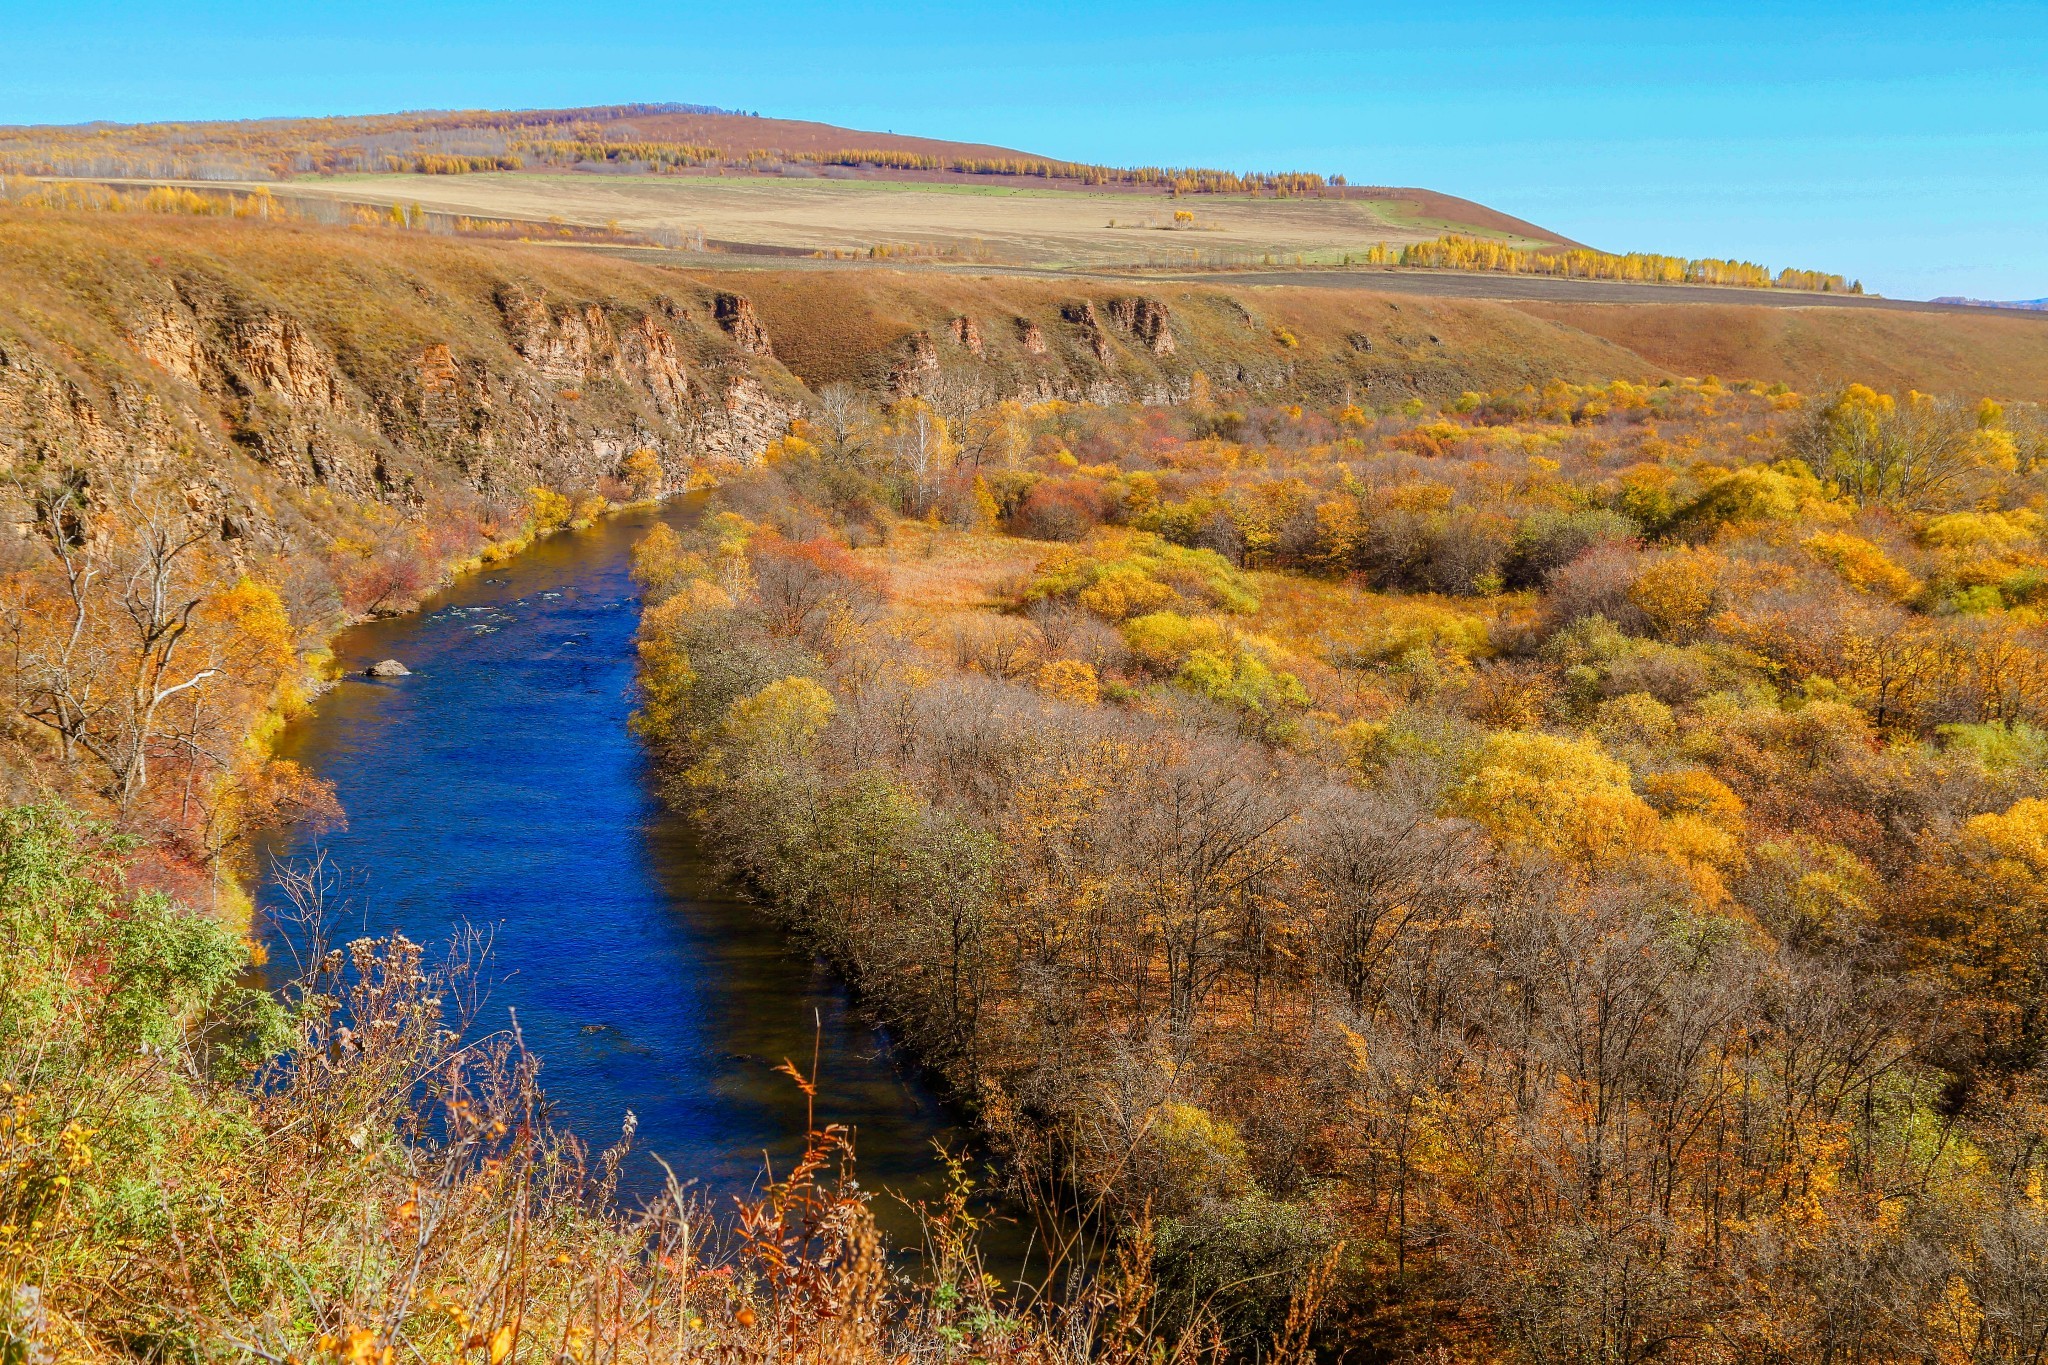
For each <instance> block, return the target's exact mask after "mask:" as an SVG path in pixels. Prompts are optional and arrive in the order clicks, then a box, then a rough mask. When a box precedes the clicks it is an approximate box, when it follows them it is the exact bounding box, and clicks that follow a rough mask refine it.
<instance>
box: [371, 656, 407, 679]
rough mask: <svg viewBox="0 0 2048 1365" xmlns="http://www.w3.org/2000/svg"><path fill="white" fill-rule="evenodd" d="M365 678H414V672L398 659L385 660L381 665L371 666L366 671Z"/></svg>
mask: <svg viewBox="0 0 2048 1365" xmlns="http://www.w3.org/2000/svg"><path fill="white" fill-rule="evenodd" d="M363 676H365V677H368V678H409V677H411V676H412V670H411V669H409V668H407V667H406V666H405V665H404V664H402V663H400V662H398V660H396V659H385V660H383V661H382V662H381V663H374V664H371V665H370V666H369V667H368V668H366V669H364V670H363Z"/></svg>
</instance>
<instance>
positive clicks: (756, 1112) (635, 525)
mask: <svg viewBox="0 0 2048 1365" xmlns="http://www.w3.org/2000/svg"><path fill="white" fill-rule="evenodd" d="M690 515H691V513H690V511H689V510H688V509H687V508H683V507H671V508H668V509H665V510H662V511H653V510H639V511H632V512H627V513H624V514H621V515H619V516H616V517H613V518H610V519H607V520H605V521H603V522H601V523H599V524H598V525H596V526H594V527H592V528H591V529H589V530H586V531H577V532H570V533H565V534H561V535H556V536H553V537H551V538H549V539H547V540H544V541H542V542H540V543H539V544H538V545H536V546H535V547H534V548H533V549H531V550H529V551H528V552H526V553H524V554H522V555H520V556H518V557H517V558H516V559H514V560H512V561H511V562H510V563H507V564H504V565H501V566H497V567H495V568H492V569H488V570H485V571H483V572H481V573H477V574H474V575H471V576H469V577H467V578H465V579H464V580H462V581H461V582H460V583H458V584H456V585H455V586H454V587H452V588H450V589H448V590H447V591H445V592H443V593H441V594H439V595H438V596H436V597H435V598H433V599H432V600H431V601H429V602H428V603H427V604H426V605H425V606H424V607H423V608H422V610H421V611H419V612H418V613H416V614H414V615H410V616H404V617H396V618H391V619H387V620H380V621H372V622H369V623H366V624H363V625H360V626H357V627H355V628H353V629H351V630H348V631H346V632H345V633H343V634H342V635H341V636H340V638H339V639H338V640H336V642H335V646H334V648H335V653H336V655H337V657H338V659H339V662H340V663H341V664H342V665H343V666H344V667H345V668H346V669H347V670H348V675H347V677H346V679H345V680H344V681H342V682H340V683H339V684H337V685H336V686H335V687H334V688H333V689H332V690H331V691H329V692H328V693H327V694H325V695H324V696H322V697H321V698H320V699H319V701H318V703H317V704H316V705H315V706H314V707H313V708H312V709H311V711H310V712H308V713H307V714H306V715H304V716H303V717H301V718H299V719H298V720H296V721H294V722H293V723H292V724H291V725H290V726H289V727H288V728H287V730H286V733H285V734H284V735H283V736H282V738H281V742H280V744H279V748H278V752H279V755H280V756H281V757H285V758H291V759H296V760H297V761H299V762H300V763H302V764H304V765H306V766H307V767H308V768H309V769H311V770H312V771H313V772H314V773H315V774H317V775H318V776H320V777H323V778H326V779H327V780H329V781H331V782H332V783H334V786H335V790H336V793H337V795H338V796H339V797H340V800H341V804H342V807H343V809H344V811H345V812H346V813H347V819H348V824H347V828H346V829H345V830H339V831H332V832H329V833H327V834H325V835H324V836H321V837H318V838H316V837H315V836H314V835H313V834H311V833H309V832H305V831H297V832H292V831H288V832H286V833H285V834H283V835H282V836H280V838H279V839H278V840H277V841H276V843H275V844H274V846H273V848H272V850H271V856H273V857H278V858H284V859H291V860H298V861H299V862H300V863H301V864H303V862H304V860H306V859H308V858H310V857H311V856H312V855H313V854H314V853H315V852H316V851H319V850H324V852H325V854H326V857H327V859H328V862H329V864H330V866H331V868H332V869H333V871H334V874H335V875H336V877H337V880H338V883H339V888H338V893H337V894H338V895H339V896H340V897H341V898H342V899H343V900H344V901H345V911H344V914H343V919H342V924H343V928H342V931H341V932H340V934H339V935H338V937H340V938H343V939H346V938H349V937H355V936H358V935H359V934H364V933H367V934H374V935H382V934H387V933H393V932H396V933H401V934H404V935H406V936H407V937H408V938H411V939H413V940H414V941H416V942H419V943H422V944H425V945H427V946H428V947H429V949H430V950H431V949H432V948H433V947H435V946H436V945H438V944H442V943H445V942H447V941H448V940H449V939H450V937H451V935H453V934H454V933H455V932H456V931H457V929H458V927H459V926H461V925H463V924H465V923H466V924H470V925H474V926H478V927H480V928H487V929H490V930H492V931H493V932H494V936H495V942H494V947H493V955H492V960H491V964H490V968H489V970H488V971H487V972H486V980H488V981H489V982H491V983H492V984H491V989H490V995H489V1000H488V1006H487V1008H486V1009H485V1010H484V1012H483V1016H482V1018H481V1020H480V1021H479V1025H478V1027H479V1028H480V1029H495V1028H502V1027H504V1026H505V1025H506V1024H508V1023H509V1022H510V1019H511V1013H510V1012H511V1011H517V1016H518V1022H519V1026H520V1028H521V1030H522V1031H523V1034H524V1037H525V1040H526V1043H527V1046H528V1047H529V1048H530V1049H532V1050H533V1051H534V1052H536V1053H538V1054H539V1055H540V1057H541V1058H542V1060H543V1069H542V1072H541V1081H542V1084H543V1086H544V1087H545V1089H546V1091H547V1094H548V1096H549V1099H550V1101H551V1102H552V1104H553V1105H554V1106H555V1109H556V1111H557V1114H558V1118H559V1120H560V1121H561V1122H563V1123H564V1124H565V1125H566V1126H567V1127H568V1128H569V1129H570V1130H571V1131H573V1132H575V1133H576V1134H577V1135H578V1136H579V1137H581V1138H582V1139H583V1140H584V1141H585V1142H587V1143H588V1144H589V1145H590V1146H591V1148H592V1149H593V1150H599V1149H602V1148H604V1147H606V1146H608V1145H610V1144H611V1143H612V1142H614V1141H615V1140H616V1139H617V1137H618V1134H619V1127H620V1122H621V1120H622V1119H623V1117H624V1115H625V1113H626V1111H627V1110H631V1111H632V1112H633V1113H634V1114H635V1115H637V1116H638V1119H639V1133H638V1137H637V1140H636V1148H637V1150H636V1152H635V1154H634V1157H633V1159H632V1160H631V1161H630V1162H629V1163H628V1165H627V1167H626V1169H625V1176H624V1179H623V1181H622V1191H623V1193H624V1194H625V1196H626V1197H627V1198H628V1199H638V1198H643V1197H646V1196H649V1195H652V1194H654V1193H655V1192H657V1191H658V1190H659V1189H660V1188H661V1175H660V1167H659V1166H658V1165H657V1164H656V1162H655V1161H654V1157H655V1156H656V1155H659V1156H660V1157H661V1158H662V1159H663V1160H665V1161H667V1162H668V1164H669V1165H670V1166H672V1167H673V1168H674V1169H675V1171H676V1173H677V1175H678V1176H680V1177H682V1178H684V1179H687V1180H694V1181H696V1182H698V1184H699V1187H700V1188H702V1189H705V1190H708V1191H710V1192H711V1193H712V1194H714V1195H715V1196H717V1197H718V1198H719V1200H720V1202H722V1203H725V1204H726V1206H727V1207H730V1202H729V1200H727V1199H726V1198H725V1196H727V1195H731V1194H741V1193H744V1192H745V1191H747V1190H749V1189H750V1188H753V1187H754V1186H755V1185H756V1184H757V1183H758V1182H759V1181H760V1178H761V1175H762V1172H763V1169H764V1161H765V1160H769V1159H772V1161H773V1165H774V1169H775V1170H776V1171H777V1172H781V1171H783V1170H786V1169H787V1168H788V1166H789V1164H790V1162H791V1160H792V1159H793V1158H794V1156H795V1155H796V1153H797V1152H798V1151H799V1150H800V1149H801V1147H802V1135H803V1128H804V1104H803V1099H802V1096H801V1094H800V1093H799V1091H798V1090H797V1088H796V1087H795V1085H794V1084H793V1083H792V1082H791V1081H790V1080H789V1079H788V1078H787V1077H785V1076H780V1075H777V1074H776V1073H775V1068H776V1066H777V1065H779V1064H780V1063H781V1062H782V1061H783V1060H784V1059H789V1060H791V1061H794V1062H796V1063H797V1065H798V1066H800V1067H802V1068H803V1069H805V1070H809V1069H810V1067H811V1063H812V1056H813V1051H814V1049H815V1050H816V1053H817V1059H818V1079H819V1084H820V1089H821V1099H820V1104H819V1117H820V1120H821V1121H829V1122H837V1123H844V1124H847V1125H850V1126H851V1127H852V1128H853V1130H854V1133H855V1142H856V1149H857V1155H858V1159H859V1160H858V1172H859V1176H860V1179H861V1182H862V1184H863V1185H864V1186H865V1187H867V1188H869V1189H876V1188H878V1187H879V1188H882V1189H885V1190H895V1191H901V1192H903V1193H905V1194H907V1195H909V1196H911V1197H913V1198H917V1197H922V1198H930V1197H932V1196H934V1195H935V1194H936V1192H937V1183H938V1180H939V1174H938V1170H937V1164H936V1162H935V1160H934V1155H933V1151H932V1143H933V1141H934V1140H944V1141H947V1142H949V1143H954V1142H958V1141H959V1140H960V1138H961V1134H960V1133H959V1131H958V1130H957V1129H956V1126H955V1122H954V1119H953V1116H952V1115H950V1114H949V1113H948V1111H947V1110H946V1108H945V1106H944V1105H942V1104H941V1103H940V1101H939V1098H938V1097H937V1096H936V1095H935V1094H934V1093H933V1092H932V1091H931V1090H930V1088H928V1087H927V1086H926V1085H924V1084H922V1083H921V1082H920V1080H919V1079H918V1077H917V1076H916V1074H915V1072H914V1071H913V1070H912V1069H911V1068H909V1067H908V1066H907V1065H905V1064H904V1063H903V1060H902V1059H901V1058H900V1057H898V1056H897V1055H895V1053H894V1052H893V1051H892V1049H891V1047H890V1044H889V1040H888V1039H887V1038H886V1037H884V1036H882V1035H881V1034H879V1033H878V1032H876V1031H875V1030H874V1029H872V1028H869V1027H868V1026H866V1025H865V1024H864V1023H863V1022H862V1021H861V1020H860V1018H859V1017H858V1016H857V1015H856V1014H855V1013H854V1011H853V1010H852V1008H851V1006H850V1002H849V999H848V997H847V993H846V991H845V989H844V987H843V986H842V984H841V983H840V982H839V981H837V980H836V979H835V978H834V976H833V975H832V973H831V972H830V970H829V969H828V968H826V967H825V966H824V965H823V964H822V963H820V962H818V961H816V960H815V959H813V958H812V957H811V956H810V955H809V954H807V953H804V952H802V951H799V950H796V949H794V948H792V946H791V945H790V943H789V941H788V940H787V939H786V938H785V936H784V935H783V933H782V932H781V931H780V929H779V928H778V927H777V926H775V925H774V924H773V923H772V922H770V921H769V920H767V919H766V918H765V917H763V916H762V915H761V914H759V913H758V912H757V911H755V910H753V909H751V908H749V907H748V906H746V905H744V904H742V903H740V902H738V901H736V900H735V899H733V897H732V896H731V895H729V894H728V893H726V892H725V891H723V890H721V889H720V887H719V885H718V883H717V881H716V879H715V878H714V877H713V876H712V875H711V874H710V871H709V869H708V868H707V866H706V861H705V859H704V856H703V855H702V853H701V852H700V851H699V849H698V846H697V844H696V842H695V841H694V838H693V835H692V833H691V831H690V830H689V828H688V827H687V825H686V824H685V823H684V822H683V821H682V820H681V819H680V818H679V817H678V816H675V815H673V814H671V813H670V812H668V811H667V810H666V809H664V807H663V805H662V803H661V801H660V799H659V797H658V795H657V793H656V788H655V781H654V774H653V772H652V769H651V765H650V764H649V762H648V759H647V756H646V754H645V753H644V752H643V750H642V747H641V745H640V743H639V741H638V740H636V739H635V738H634V737H633V735H632V734H631V732H630V731H629V730H628V728H627V724H626V721H627V717H628V716H629V714H630V713H631V710H632V705H633V676H634V655H633V632H634V629H635V627H636V625H637V623H638V618H639V604H638V601H637V598H636V595H635V592H634V587H633V583H632V581H631V578H630V576H629V567H630V559H631V550H632V546H633V543H634V542H635V541H636V540H637V539H638V538H639V537H640V536H641V535H643V534H645V533H646V531H647V530H648V529H649V528H650V527H651V526H652V525H654V523H655V522H656V521H657V520H660V519H663V518H667V519H669V520H671V521H673V522H676V523H678V524H680V523H681V522H683V521H685V520H687V519H688V518H689V516H690ZM387 658H395V659H398V660H399V661H401V662H402V663H404V664H405V665H406V666H407V667H408V668H410V669H411V670H412V675H411V676H410V677H405V678H398V679H393V680H390V681H373V680H370V679H367V678H365V677H363V676H362V673H363V669H364V668H365V667H367V666H368V665H369V664H371V663H374V662H376V661H378V660H380V659H387ZM278 894H279V893H278V891H277V889H276V887H275V885H274V884H267V885H266V886H265V887H264V888H263V890H262V892H261V893H260V895H259V909H260V910H261V911H263V912H264V915H263V919H262V920H261V923H263V924H264V925H266V926H268V927H267V929H266V932H268V933H269V934H270V935H272V936H273V938H274V937H275V936H276V935H277V934H279V933H281V932H283V931H282V930H281V929H280V928H278V923H279V918H277V917H276V916H275V912H276V909H277V905H278ZM330 903H332V901H331V900H330ZM290 956H291V955H290V953H289V952H288V951H285V946H284V945H282V944H273V951H272V954H271V960H272V961H273V962H281V961H289V960H290ZM876 1211H877V1214H878V1216H879V1217H880V1218H881V1220H882V1223H883V1226H884V1228H885V1230H886V1231H887V1232H889V1233H890V1234H891V1236H892V1238H893V1239H894V1240H897V1241H898V1242H899V1244H902V1243H903V1242H904V1241H906V1240H912V1241H914V1238H915V1221H914V1219H913V1218H912V1217H911V1216H910V1215H909V1213H908V1212H907V1210H905V1209H904V1208H903V1207H902V1205H901V1204H900V1203H899V1202H897V1201H896V1200H893V1199H889V1198H883V1199H879V1200H877V1201H876Z"/></svg>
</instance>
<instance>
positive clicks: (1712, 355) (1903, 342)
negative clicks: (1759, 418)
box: [1512, 303, 2048, 403]
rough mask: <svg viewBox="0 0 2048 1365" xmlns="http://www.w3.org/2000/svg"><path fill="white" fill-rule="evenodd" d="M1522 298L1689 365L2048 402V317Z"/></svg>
mask: <svg viewBox="0 0 2048 1365" xmlns="http://www.w3.org/2000/svg"><path fill="white" fill-rule="evenodd" d="M1512 306H1513V307H1515V308H1517V309H1519V310H1520V311H1521V312H1524V313H1526V314H1528V315H1530V316H1531V317H1536V318H1541V319H1543V320H1544V321H1546V322H1554V323H1557V324H1559V325H1562V326H1566V327H1572V328H1575V329H1577V330H1579V331H1581V332H1584V333H1586V334H1588V335H1590V336H1596V337H1601V338H1604V339H1606V340H1608V341H1611V342H1614V343H1615V344H1616V345H1619V346H1624V347H1626V348H1628V349H1629V350H1630V351H1633V352H1634V353H1635V354H1637V355H1640V356H1641V357H1643V359H1644V360H1646V361H1648V362H1650V363H1652V364H1654V365H1658V366H1661V367H1663V368H1665V369H1667V370H1671V371H1674V372H1677V373H1680V374H1690V375H1705V374H1719V375H1723V376H1735V375H1740V376H1742V377H1745V378H1752V379H1769V380H1782V381H1784V382H1785V383H1787V384H1790V385H1792V386H1793V387H1795V388H1799V389H1802V390H1815V389H1821V388H1826V387H1828V386H1830V385H1833V384H1839V383H1842V382H1844V381H1847V380H1857V381H1860V382H1862V383H1867V384H1873V385H1876V386H1879V387H1882V388H1895V389H1896V388H1919V389H1926V390H1954V391H1961V392H1972V393H1986V394H1996V395H1998V396H2000V397H2003V398H2010V399H2018V400H2022V401H2026V402H2035V403H2040V402H2048V326H2043V325H2042V324H2041V322H2040V321H2039V320H2038V319H2032V318H2014V317H2001V316H1998V315H1996V314H1987V315H1985V316H1982V317H1979V316H1975V315H1971V314H1955V313H1908V312H1890V311H1886V310H1882V309H1855V310H1850V309H1840V308H1745V307H1742V306H1740V305H1699V304H1630V305H1622V306H1617V305H1612V304H1578V303H1517V304H1514V305H1512Z"/></svg>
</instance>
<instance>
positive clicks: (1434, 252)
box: [1364, 233, 1863, 294]
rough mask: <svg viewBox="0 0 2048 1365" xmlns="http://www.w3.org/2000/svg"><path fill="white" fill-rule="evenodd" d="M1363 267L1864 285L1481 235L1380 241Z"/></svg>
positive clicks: (1817, 288) (1790, 285)
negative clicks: (1529, 246)
mask: <svg viewBox="0 0 2048 1365" xmlns="http://www.w3.org/2000/svg"><path fill="white" fill-rule="evenodd" d="M1364 263H1365V264H1366V265H1400V266H1410V267H1415V268H1419V269H1425V270H1483V271H1494V272H1498V273H1501V274H1505V275H1551V276H1557V277H1560V278H1563V279H1573V280H1627V281H1631V282H1634V283H1640V284H1713V285H1724V286H1734V287H1737V288H1742V289H1804V290H1809V291H1812V292H1815V293H1823V294H1861V293H1862V292H1863V282H1862V281H1861V280H1858V281H1855V282H1853V283H1852V282H1850V281H1847V280H1844V279H1843V278H1842V277H1841V276H1840V275H1830V274H1827V273H1825V272H1822V271H1818V270H1794V269H1792V268H1790V267H1789V266H1788V267H1786V268H1785V269H1783V270H1780V271H1779V272H1778V273H1777V274H1775V275H1773V274H1772V273H1771V272H1770V270H1769V269H1768V268H1766V267H1764V266H1761V265H1757V264H1754V263H1753V262H1750V261H1728V260H1721V259H1719V258H1715V257H1708V258H1703V259H1699V260H1688V259H1686V258H1685V257H1683V256H1661V255H1658V254H1656V253H1654V252H1641V251H1631V252H1627V253H1622V254H1617V253H1614V252H1607V251H1594V250H1592V249H1591V248H1587V247H1574V248H1572V249H1570V250H1563V251H1560V250H1554V249H1546V250H1526V249H1523V248H1519V247H1511V246H1509V245H1508V244H1507V243H1505V242H1498V241H1493V240H1491V239H1488V238H1484V237H1471V236H1465V235H1463V234H1459V233H1447V234H1446V235H1444V236H1442V237H1439V238H1437V239H1436V240H1435V241H1433V242H1412V243H1410V244H1409V245H1407V246H1402V247H1395V246H1390V245H1388V244H1387V243H1385V242H1382V243H1380V244H1378V245H1377V246H1374V247H1372V248H1371V249H1370V250H1369V251H1367V252H1366V253H1365V257H1364Z"/></svg>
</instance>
